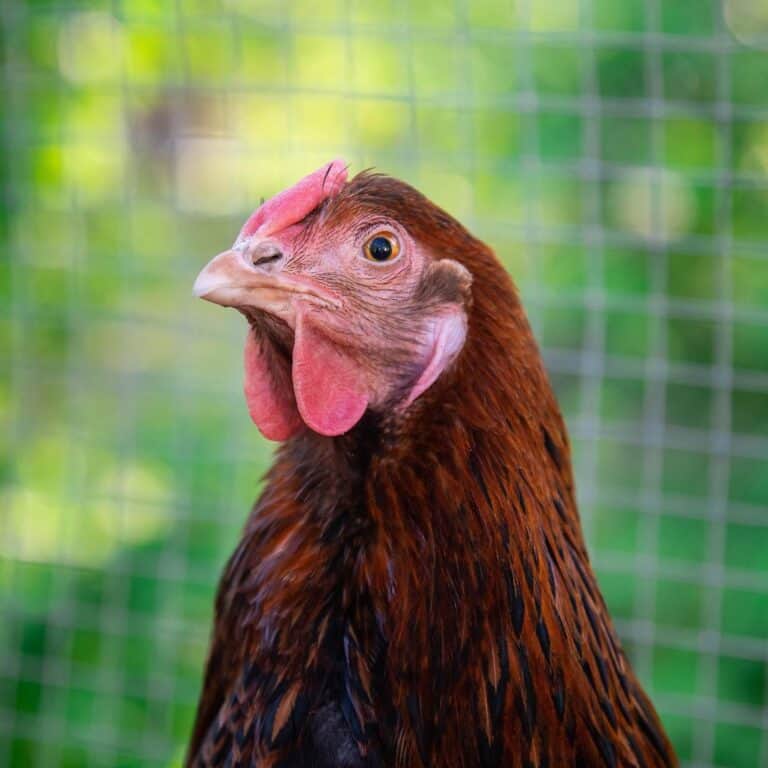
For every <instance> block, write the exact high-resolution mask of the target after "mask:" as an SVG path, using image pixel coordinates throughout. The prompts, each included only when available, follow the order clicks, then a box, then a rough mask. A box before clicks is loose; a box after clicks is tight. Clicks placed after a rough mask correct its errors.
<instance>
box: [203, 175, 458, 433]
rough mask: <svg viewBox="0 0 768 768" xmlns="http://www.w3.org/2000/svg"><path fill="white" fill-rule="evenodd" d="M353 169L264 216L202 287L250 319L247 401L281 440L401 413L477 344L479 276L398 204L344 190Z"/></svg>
mask: <svg viewBox="0 0 768 768" xmlns="http://www.w3.org/2000/svg"><path fill="white" fill-rule="evenodd" d="M343 170H344V169H343V167H342V169H341V170H340V168H339V161H336V162H335V163H332V164H331V165H330V166H327V167H324V168H321V169H319V170H318V171H316V172H315V173H314V174H310V176H308V177H306V178H305V179H303V180H302V181H301V182H299V183H298V184H297V185H296V186H295V187H293V188H290V189H289V190H286V191H285V192H283V193H281V195H278V196H277V197H276V198H273V199H272V200H271V201H269V202H268V203H266V204H265V205H264V206H262V208H261V209H259V210H258V211H257V212H256V213H255V214H254V215H253V216H252V217H251V218H250V219H249V221H248V222H247V223H246V225H245V227H244V228H243V232H241V235H240V237H239V238H238V240H237V241H236V243H235V245H234V246H233V248H232V249H231V250H228V251H224V252H223V253H221V254H219V255H218V256H216V257H215V258H214V259H213V260H212V261H211V262H210V263H209V264H208V266H207V267H206V268H205V269H204V270H203V271H202V272H201V273H200V275H199V277H198V279H197V281H196V283H195V292H196V294H197V295H198V296H200V297H202V298H204V299H206V300H208V301H212V302H214V303H217V304H221V305H223V306H230V307H235V308H237V309H239V310H240V311H241V312H242V313H243V314H245V315H246V317H247V318H248V320H249V323H250V329H249V335H248V339H247V341H246V353H245V369H246V380H245V393H246V400H247V402H248V406H249V410H250V413H251V416H252V418H253V420H254V421H255V423H256V424H257V426H258V427H259V429H261V431H262V432H263V434H264V435H265V436H266V437H268V438H270V439H275V440H285V439H287V438H289V437H291V436H293V435H294V434H296V433H297V432H299V431H300V430H301V429H303V428H305V427H309V428H310V429H312V430H314V431H316V432H319V433H320V434H323V435H329V436H334V435H339V434H343V433H344V432H347V431H348V430H349V429H351V428H352V427H353V426H354V425H355V424H356V423H357V422H358V421H359V420H360V418H362V416H363V413H364V412H365V411H366V410H367V409H369V408H370V409H372V410H374V411H384V410H387V411H391V412H393V413H402V412H404V411H405V410H406V409H407V408H408V406H409V405H410V404H411V403H412V402H413V401H414V400H415V399H416V398H417V397H419V395H421V394H422V393H423V392H424V391H425V390H426V389H427V388H428V387H429V386H431V385H432V384H433V383H434V381H435V380H436V379H437V378H438V376H440V374H441V373H442V372H443V371H444V370H445V369H446V368H447V367H448V366H449V365H450V364H451V363H452V362H453V360H454V359H455V357H456V356H457V355H458V353H459V352H460V350H461V347H462V346H463V343H464V338H465V335H466V327H467V315H466V303H467V301H468V298H469V291H470V283H471V277H470V275H469V273H468V272H467V270H466V269H465V268H464V267H463V266H461V265H460V264H459V263H458V262H456V261H454V260H451V259H440V258H439V257H438V255H437V254H435V253H433V252H432V251H431V250H430V248H429V247H428V246H427V245H426V244H424V243H421V242H418V241H417V240H415V239H414V237H413V236H412V235H411V233H410V232H409V229H408V227H407V226H405V225H404V223H403V222H402V221H400V220H398V219H396V218H395V217H393V216H392V215H391V214H390V212H389V211H388V210H387V207H386V206H385V205H381V206H376V205H371V204H370V201H369V202H368V204H365V205H363V204H361V203H360V199H359V198H357V197H356V196H355V187H354V185H355V184H357V183H363V182H358V180H359V179H360V178H361V177H357V179H355V180H353V181H352V182H350V183H347V184H345V183H344V181H343V180H341V181H340V179H343V178H345V176H343V177H342V172H343ZM329 176H331V177H332V179H333V184H331V186H330V187H329V188H328V189H329V190H330V192H329V193H328V194H325V195H324V192H323V190H324V189H326V187H325V184H326V183H327V179H328V177H329ZM291 195H293V197H292V196H291ZM281 197H282V201H281V200H280V198H281ZM275 201H277V203H276V202H275ZM318 201H319V202H318ZM270 205H272V206H273V209H272V211H269V210H267V213H266V214H264V213H262V214H261V219H259V216H260V212H262V210H263V209H264V208H269V206H270ZM275 206H276V207H275ZM309 206H311V208H309V210H306V209H307V208H308V207H309ZM286 209H288V210H286ZM276 221H277V224H276V223H275V222H276ZM254 222H255V226H254Z"/></svg>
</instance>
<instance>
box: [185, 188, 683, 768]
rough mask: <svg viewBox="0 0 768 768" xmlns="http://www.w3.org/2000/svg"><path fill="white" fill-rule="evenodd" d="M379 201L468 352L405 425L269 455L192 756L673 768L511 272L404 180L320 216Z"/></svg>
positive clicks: (392, 414)
mask: <svg viewBox="0 0 768 768" xmlns="http://www.w3.org/2000/svg"><path fill="white" fill-rule="evenodd" d="M372 209H380V210H382V211H385V212H386V214H387V216H389V217H391V218H394V219H396V220H398V221H399V222H401V223H402V225H403V227H405V228H406V229H407V231H408V232H409V233H410V234H411V236H412V237H413V238H414V240H416V241H419V242H421V243H426V244H428V246H429V248H430V250H431V251H432V253H434V254H435V255H436V258H451V259H455V260H456V261H458V262H460V263H461V264H463V265H464V266H465V267H466V268H467V269H468V270H469V272H470V273H471V275H472V287H471V294H472V300H471V306H470V307H469V310H468V321H469V322H468V332H467V338H466V343H465V345H464V347H463V350H462V352H461V354H460V356H459V357H458V359H457V361H456V362H455V364H454V365H453V366H452V367H451V368H450V369H449V370H447V371H446V372H445V373H444V374H443V375H442V376H441V377H440V378H439V379H438V380H437V382H436V383H435V384H434V385H433V386H432V387H431V388H430V389H428V390H427V391H426V392H425V393H424V394H423V395H422V396H421V397H419V398H418V399H417V400H416V401H415V402H414V403H413V404H412V405H411V406H410V407H409V408H408V409H407V410H406V411H405V413H404V414H403V413H400V412H398V411H395V410H390V411H384V412H379V413H375V412H368V413H367V414H366V415H365V416H364V417H363V419H362V421H361V422H360V423H359V424H358V425H357V426H356V427H354V428H353V429H352V430H351V431H350V432H349V433H347V434H345V435H343V436H341V437H335V438H334V437H322V436H320V435H317V434H314V433H313V432H311V431H309V430H304V431H301V432H300V433H299V434H298V435H297V436H295V437H293V438H292V439H290V440H289V441H288V442H286V443H285V444H283V445H282V446H281V447H280V449H279V450H278V453H277V457H276V460H275V463H274V465H273V467H272V469H271V470H270V472H269V474H268V477H267V484H266V487H265V489H264V491H263V493H262V496H261V498H260V499H259V501H258V502H257V503H256V505H255V507H254V510H253V512H252V514H251V516H250V519H249V521H248V523H247V526H246V529H245V532H244V535H243V539H242V541H241V543H240V545H239V546H238V548H237V550H236V551H235V553H234V555H233V556H232V558H231V560H230V562H229V564H228V566H227V569H226V571H225V574H224V577H223V580H222V584H221V588H220V591H219V596H218V599H217V605H216V624H215V628H214V634H213V640H212V647H211V653H210V658H209V661H208V667H207V671H206V675H205V681H204V685H203V692H202V697H201V701H200V706H199V711H198V716H197V722H196V725H195V729H194V734H193V737H192V741H191V745H190V749H189V756H188V764H189V765H191V766H192V765H194V766H214V765H231V766H245V765H248V766H251V765H254V766H259V767H262V766H263V767H264V768H268V767H271V766H283V767H284V768H287V766H397V768H406V767H410V766H413V767H414V768H421V767H424V768H427V767H431V768H437V767H441V768H442V767H444V768H480V767H482V768H490V767H491V766H513V767H514V766H521V767H522V766H550V767H555V766H570V765H576V766H593V765H594V766H606V767H607V768H612V767H613V766H638V768H642V767H643V766H647V767H650V766H671V765H675V764H676V760H675V758H674V755H673V753H672V750H671V747H670V745H669V742H668V740H667V738H666V736H665V734H664V732H663V730H662V728H661V726H660V724H659V721H658V718H657V716H656V714H655V712H654V710H653V707H652V705H651V704H650V703H649V701H648V699H647V698H646V696H645V694H644V693H643V692H642V690H641V689H640V686H639V684H638V682H637V680H636V678H635V676H634V674H633V672H632V670H631V669H630V667H629V665H628V663H627V661H626V659H625V657H624V654H623V652H622V650H621V647H620V644H619V641H618V639H617V637H616V634H615V631H614V629H613V626H612V624H611V621H610V618H609V616H608V613H607V611H606V608H605V604H604V602H603V599H602V597H601V595H600V592H599V590H598V587H597V584H596V581H595V578H594V576H593V573H592V570H591V568H590V565H589V559H588V556H587V553H586V550H585V546H584V542H583V539H582V534H581V529H580V525H579V520H578V514H577V510H576V502H575V496H574V487H573V478H572V473H571V465H570V458H569V445H568V438H567V435H566V432H565V428H564V425H563V420H562V418H561V415H560V412H559V409H558V407H557V404H556V402H555V399H554V396H553V394H552V391H551V388H550V385H549V383H548V381H547V377H546V374H545V372H544V369H543V366H542V363H541V358H540V355H539V352H538V349H537V347H536V344H535V342H534V339H533V337H532V334H531V331H530V329H529V326H528V323H527V321H526V319H525V315H524V312H523V310H522V307H521V305H520V302H519V300H518V297H517V294H516V291H515V289H514V287H513V285H512V283H511V281H510V279H509V277H508V276H507V274H506V273H505V271H504V269H503V268H502V267H501V266H500V264H499V263H498V261H497V260H496V258H495V257H494V255H493V253H492V252H491V251H490V249H489V248H487V247H486V246H485V245H483V244H482V243H481V242H479V241H478V240H476V239H475V238H474V237H472V236H471V235H470V234H469V233H468V232H467V231H466V230H465V229H464V228H463V227H462V226H461V225H459V224H458V223H457V222H456V221H455V220H453V219H452V218H451V217H450V216H448V215H447V214H446V213H444V212H443V211H441V210H440V209H438V208H437V207H436V206H434V205H433V204H432V203H430V202H429V201H428V200H426V198H424V197H423V196H422V195H420V194H419V193H418V192H416V191H415V190H413V189H411V188H410V187H408V186H407V185H405V184H403V183H401V182H399V181H395V180H392V179H388V178H386V177H382V176H378V175H372V174H362V175H360V176H358V177H356V178H355V179H353V180H352V181H350V182H349V183H348V184H347V185H346V186H345V187H344V188H343V189H342V191H341V193H340V194H339V195H338V196H337V197H336V198H334V199H331V200H328V201H326V202H325V203H323V204H322V206H321V207H320V209H318V210H317V211H315V212H314V213H313V214H312V216H313V217H317V222H318V226H320V225H322V226H330V225H331V224H333V223H334V222H336V223H338V222H339V221H353V220H354V218H355V217H356V215H358V214H359V213H360V212H361V211H370V210H372ZM310 224H311V222H310ZM447 283H450V280H448V281H447ZM455 289H456V286H455V285H454V286H452V285H450V284H446V281H445V280H444V278H440V279H436V278H435V279H432V282H429V281H428V279H425V284H424V285H422V286H421V289H420V290H421V291H422V294H423V297H422V298H423V301H424V302H425V304H428V303H429V300H430V297H431V296H432V295H438V294H444V293H445V292H446V291H448V292H450V291H451V290H455ZM280 333H283V331H280V332H278V333H277V335H280ZM286 354H287V353H286Z"/></svg>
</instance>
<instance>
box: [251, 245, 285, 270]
mask: <svg viewBox="0 0 768 768" xmlns="http://www.w3.org/2000/svg"><path fill="white" fill-rule="evenodd" d="M282 259H283V252H282V251H281V250H280V249H279V248H278V247H277V246H276V245H274V244H272V243H263V244H261V245H259V246H257V247H256V248H255V249H254V250H253V253H252V254H251V264H253V266H254V267H260V268H262V269H267V270H269V269H272V268H273V267H275V266H276V265H277V264H278V262H280V261H282Z"/></svg>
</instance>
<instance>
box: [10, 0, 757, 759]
mask: <svg viewBox="0 0 768 768" xmlns="http://www.w3.org/2000/svg"><path fill="white" fill-rule="evenodd" d="M0 20H1V24H2V27H1V28H2V32H1V33H0V35H1V37H0V51H2V75H1V77H2V107H1V108H0V125H1V126H2V140H1V146H0V178H2V190H3V196H4V205H3V206H2V210H0V237H1V238H2V239H1V242H2V246H3V247H2V259H0V343H1V344H2V347H1V349H2V359H3V360H4V361H5V362H4V365H3V366H2V368H0V370H1V371H2V376H0V418H2V426H3V429H2V430H1V434H0V445H2V454H0V494H2V498H1V501H0V606H1V609H0V610H1V614H0V617H1V618H0V765H8V766H117V765H119V766H133V765H142V766H143V765H153V766H155V765H156V766H168V765H178V764H179V763H180V761H181V759H182V756H183V750H184V743H185V740H186V738H187V735H188V731H189V728H190V723H191V718H192V716H193V712H194V707H195V703H196V696H197V692H198V687H199V684H200V674H201V669H202V664H203V660H204V655H205V650H206V645H207V639H208V631H209V626H210V619H211V607H212V599H213V590H214V585H215V582H216V579H217V577H218V574H219V573H220V571H221V569H222V567H223V564H224V562H225V559H226V557H227V555H228V553H229V552H230V551H231V549H232V548H233V546H234V544H235V541H236V540H237V537H238V532H239V529H240V526H241V525H242V523H243V521H244V519H245V516H246V514H247V511H248V508H249V504H250V503H251V501H252V500H253V498H254V497H255V496H256V494H257V492H258V488H259V482H260V477H261V475H262V473H263V471H264V469H265V467H266V466H267V465H268V462H269V456H270V452H271V447H270V446H269V445H267V444H266V443H265V442H264V441H262V440H261V439H260V438H259V437H258V434H257V432H256V430H255V429H254V428H253V426H252V425H251V424H250V422H249V419H248V418H247V414H246V410H245V408H244V405H243V402H242V395H241V393H240V378H241V373H240V369H239V365H240V361H239V355H240V351H239V349H240V345H241V343H242V332H243V329H242V326H241V322H240V319H239V318H238V317H237V316H236V314H235V313H231V316H230V313H224V312H219V311H216V310H215V309H212V308H210V307H207V306H205V305H203V304H202V303H199V302H195V301H194V300H193V299H192V298H191V290H190V289H191V284H192V281H193V279H194V276H195V274H196V272H197V270H198V269H199V268H200V267H201V266H202V265H203V264H204V263H205V262H206V261H207V259H208V258H209V257H210V255H211V254H213V253H216V252H218V251H219V250H221V249H222V248H224V247H225V246H226V245H227V244H228V243H230V242H231V241H232V239H233V237H234V234H235V233H236V231H237V230H238V228H239V225H240V223H241V221H242V219H243V218H244V216H245V215H246V214H247V213H249V212H250V210H251V209H252V208H253V207H254V206H255V205H256V204H258V201H259V199H260V198H261V197H263V196H269V195H271V194H274V193H275V192H276V191H278V190H279V189H282V188H283V187H284V186H285V185H287V184H289V183H291V182H292V181H294V180H295V179H297V178H299V177H300V176H302V175H303V174H304V173H306V172H308V171H310V170H312V169H314V168H316V167H318V166H319V165H320V164H322V163H323V162H325V161H327V160H328V159H330V158H332V157H334V156H336V155H342V156H344V157H345V158H347V159H348V160H349V161H350V163H351V167H352V170H353V171H357V170H360V169H362V168H364V167H368V166H375V167H377V168H379V169H381V170H384V171H386V172H389V173H391V174H393V175H397V176H400V177H402V178H404V179H406V180H408V181H410V182H411V183H413V184H415V185H416V186H417V187H419V188H420V189H422V190H423V191H424V192H425V193H426V194H427V195H428V196H430V197H432V198H433V199H434V200H435V201H436V202H438V203H440V204H441V205H443V206H444V207H446V208H447V209H448V210H449V211H450V212H451V213H453V214H454V215H455V216H457V218H459V219H461V220H462V221H463V222H464V223H465V224H467V225H468V226H469V227H470V228H471V229H472V230H473V231H474V232H475V233H476V234H477V235H478V236H480V237H481V238H482V239H484V240H486V241H488V242H489V243H491V244H492V245H493V246H494V247H495V248H496V250H497V253H498V254H499V256H500V258H502V259H503V260H504V262H505V264H506V265H507V266H508V268H509V270H510V272H511V274H512V275H513V277H514V278H515V280H516V281H517V283H518V285H519V286H520V289H521V292H522V295H523V299H524V302H525V304H526V307H527V309H528V312H529V315H530V317H531V320H532V322H533V325H534V328H535V330H536V334H537V337H538V339H539V341H540V343H541V345H542V350H543V353H544V357H545V360H546V363H547V366H548V369H549V371H550V374H551V377H552V381H553V383H554V385H555V388H556V390H557V393H558V397H559V399H560V402H561V405H562V407H563V409H564V412H565V415H566V418H567V421H568V425H569V428H570V433H571V437H572V442H573V450H574V460H575V467H576V472H577V485H578V489H579V498H580V507H581V514H582V518H583V523H584V528H585V532H586V535H587V539H588V542H589V546H590V551H591V553H592V558H593V562H594V564H595V566H596V569H597V572H598V575H599V578H600V584H601V587H602V589H603V591H604V594H605V596H606V599H607V601H608V604H609V606H610V608H611V612H612V614H613V616H614V618H615V620H616V623H617V626H618V628H619V631H620V634H621V635H622V637H623V639H624V641H625V643H626V645H627V649H628V651H629V653H630V655H631V657H632V659H633V662H634V664H635V667H636V669H637V671H638V673H639V676H640V677H641V679H642V680H643V682H644V684H645V685H646V686H647V687H648V689H649V692H650V693H651V695H652V698H653V699H654V701H655V703H656V705H657V707H658V709H659V711H660V713H661V715H662V718H663V720H664V723H665V725H666V727H667V729H668V730H669V733H670V735H671V738H672V740H673V741H674V743H675V746H676V749H677V751H678V752H679V755H680V757H681V760H682V761H683V763H684V764H685V765H689V766H715V765H717V766H729V767H732V766H735V767H740V766H752V767H754V766H768V672H767V669H768V436H767V435H766V432H767V431H768V179H767V178H766V170H767V169H768V56H767V55H766V46H767V45H768V3H766V2H765V1H764V0H722V1H720V0H716V1H711V0H558V2H555V3H553V2H549V1H548V0H517V2H515V1H514V0H506V2H491V1H490V0H483V1H482V2H477V1H472V2H470V0H456V2H453V3H452V2H411V3H409V2H405V1H404V0H402V1H398V0H393V1H392V2H362V1H361V0H331V1H330V2H320V1H319V0H317V1H313V0H294V1H293V2H279V0H272V1H271V2H269V1H268V0H264V1H257V0H221V2H213V0H189V1H187V0H177V2H175V3H164V2H161V1H160V0H131V2H127V0H126V2H117V0H115V2H53V0H51V1H50V2H46V0H36V1H35V2H32V0H29V1H28V2H19V0H5V2H3V3H2V4H0Z"/></svg>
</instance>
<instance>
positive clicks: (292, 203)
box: [237, 158, 347, 240]
mask: <svg viewBox="0 0 768 768" xmlns="http://www.w3.org/2000/svg"><path fill="white" fill-rule="evenodd" d="M346 180H347V164H346V163H345V162H344V161H343V160H341V159H339V158H337V159H336V160H333V161H332V162H330V163H328V164H326V165H324V166H323V167H322V168H318V169H317V170H316V171H315V172H314V173H310V174H309V176H305V177H304V178H303V179H302V180H301V181H297V182H296V183H295V184H294V185H293V186H292V187H288V189H284V190H283V191H282V192H280V193H279V194H277V195H275V196H274V197H272V198H270V199H269V200H267V202H266V203H264V204H263V205H261V206H259V207H258V208H257V209H256V210H255V211H254V212H253V213H252V214H251V215H250V217H249V218H248V221H246V222H245V224H244V225H243V228H242V229H241V230H240V234H239V235H238V238H237V239H238V240H241V239H242V238H244V237H250V236H251V235H254V234H256V233H258V234H260V235H263V236H264V237H268V236H269V235H272V234H274V233H275V232H279V231H280V230H281V229H285V228H286V227H290V226H291V224H295V223H296V222H298V221H301V220H302V219H303V218H304V217H305V216H306V215H307V214H308V213H310V212H311V211H313V210H314V209H315V208H317V206H318V205H320V203H322V202H323V200H325V199H326V198H328V197H332V196H333V195H335V194H337V193H338V192H339V190H340V189H341V188H342V187H343V186H344V183H345V182H346Z"/></svg>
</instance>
